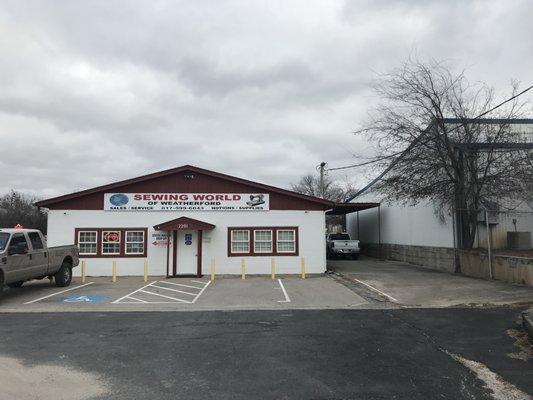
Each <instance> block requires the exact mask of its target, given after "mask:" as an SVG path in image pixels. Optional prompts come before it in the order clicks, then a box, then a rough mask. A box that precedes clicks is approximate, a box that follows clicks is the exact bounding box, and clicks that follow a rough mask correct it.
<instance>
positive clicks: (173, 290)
mask: <svg viewBox="0 0 533 400" xmlns="http://www.w3.org/2000/svg"><path fill="white" fill-rule="evenodd" d="M150 287H156V288H159V289H164V290H170V291H172V292H178V293H183V294H189V295H191V296H196V293H189V292H184V291H183V290H178V289H171V288H166V287H163V286H157V285H152V286H150Z"/></svg>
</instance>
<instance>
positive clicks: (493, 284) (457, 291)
mask: <svg viewBox="0 0 533 400" xmlns="http://www.w3.org/2000/svg"><path fill="white" fill-rule="evenodd" d="M328 264H329V267H330V268H332V269H333V270H334V271H336V272H338V273H341V274H342V275H344V276H345V277H346V278H347V279H348V280H350V281H352V282H354V283H356V284H358V285H360V286H362V287H364V288H366V289H368V290H372V291H374V292H375V293H376V294H377V295H379V296H382V297H384V298H387V299H388V300H389V301H391V302H392V303H398V304H402V305H408V306H423V307H446V306H456V305H466V304H494V305H501V304H514V303H533V287H529V286H521V285H513V284H509V283H504V282H499V281H488V280H483V279H477V278H470V277H467V276H463V275H454V274H449V273H445V272H439V271H433V270H431V269H428V268H423V267H417V266H414V265H411V264H407V263H402V262H396V261H380V260H377V259H374V258H364V257H362V258H361V259H359V260H357V261H352V260H346V261H345V260H333V261H329V263H328Z"/></svg>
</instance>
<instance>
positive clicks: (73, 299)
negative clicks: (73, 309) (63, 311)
mask: <svg viewBox="0 0 533 400" xmlns="http://www.w3.org/2000/svg"><path fill="white" fill-rule="evenodd" d="M104 298H105V296H101V295H89V296H70V297H67V298H65V299H63V302H64V303H98V302H99V301H102V300H104Z"/></svg>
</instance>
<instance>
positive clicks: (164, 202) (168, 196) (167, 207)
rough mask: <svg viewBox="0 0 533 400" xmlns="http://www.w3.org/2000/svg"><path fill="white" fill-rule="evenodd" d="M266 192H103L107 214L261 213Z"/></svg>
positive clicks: (266, 202) (265, 206) (266, 203)
mask: <svg viewBox="0 0 533 400" xmlns="http://www.w3.org/2000/svg"><path fill="white" fill-rule="evenodd" d="M268 209H269V195H268V194H266V193H105V195H104V210H106V211H264V210H268Z"/></svg>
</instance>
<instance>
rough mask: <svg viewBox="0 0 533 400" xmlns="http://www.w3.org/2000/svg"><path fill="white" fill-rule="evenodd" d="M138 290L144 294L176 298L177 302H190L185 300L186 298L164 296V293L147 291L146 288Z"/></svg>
mask: <svg viewBox="0 0 533 400" xmlns="http://www.w3.org/2000/svg"><path fill="white" fill-rule="evenodd" d="M139 292H141V293H146V294H151V295H154V296H159V297H164V298H166V299H170V300H176V301H177V302H178V303H190V302H189V301H187V300H182V299H177V298H175V297H170V296H166V295H164V294H159V293H154V292H149V291H148V290H144V289H141V290H139Z"/></svg>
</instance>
